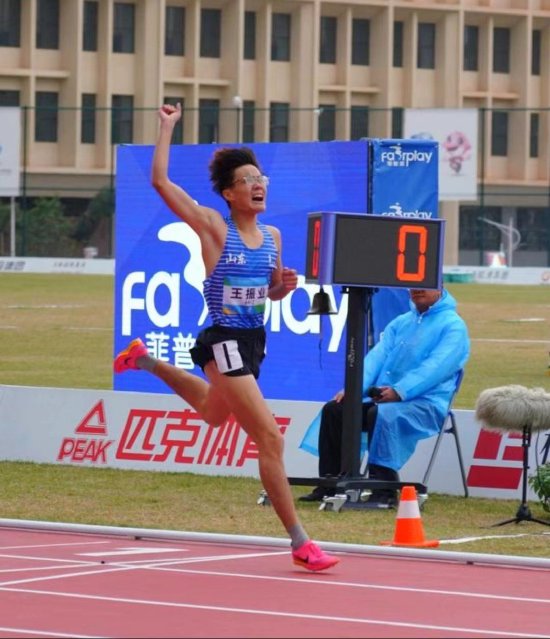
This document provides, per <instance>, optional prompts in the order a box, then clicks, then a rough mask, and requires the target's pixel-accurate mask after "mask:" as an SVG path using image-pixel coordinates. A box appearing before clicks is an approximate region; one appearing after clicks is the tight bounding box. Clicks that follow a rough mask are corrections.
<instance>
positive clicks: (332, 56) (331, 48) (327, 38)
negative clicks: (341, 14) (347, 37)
mask: <svg viewBox="0 0 550 639" xmlns="http://www.w3.org/2000/svg"><path fill="white" fill-rule="evenodd" d="M337 25H338V21H337V20H336V18H333V17H331V16H321V42H320V47H319V62H321V63H323V64H334V63H335V62H336V28H337Z"/></svg>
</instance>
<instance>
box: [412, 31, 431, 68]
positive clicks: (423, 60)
mask: <svg viewBox="0 0 550 639" xmlns="http://www.w3.org/2000/svg"><path fill="white" fill-rule="evenodd" d="M416 66H417V67H418V68H419V69H435V24H433V23H432V22H419V23H418V51H417V56H416Z"/></svg>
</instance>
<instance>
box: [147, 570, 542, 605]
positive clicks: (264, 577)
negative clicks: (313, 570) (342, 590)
mask: <svg viewBox="0 0 550 639" xmlns="http://www.w3.org/2000/svg"><path fill="white" fill-rule="evenodd" d="M142 567H144V568H146V566H142ZM153 569H156V570H161V571H165V572H181V573H186V574H187V573H189V574H192V575H211V576H213V577H229V578H230V579H234V578H236V577H240V578H243V579H260V580H267V581H286V582H294V583H304V582H306V583H312V584H316V585H318V586H330V587H331V588H334V587H335V586H344V587H346V588H358V589H365V590H389V591H395V592H412V593H420V594H428V595H442V596H444V597H447V596H452V597H466V598H471V599H494V600H497V601H513V602H518V601H519V602H522V603H542V604H550V599H549V598H541V597H522V596H521V595H519V594H512V595H500V594H491V593H483V592H479V593H477V592H470V591H463V590H443V589H436V588H418V587H412V586H385V585H381V584H362V583H357V582H352V581H351V582H350V581H336V580H332V579H331V580H330V581H321V580H320V579H317V578H311V577H310V578H308V577H301V578H298V577H272V576H268V575H254V574H247V573H235V572H220V571H215V570H193V569H191V568H181V569H179V568H169V567H166V566H154V567H153Z"/></svg>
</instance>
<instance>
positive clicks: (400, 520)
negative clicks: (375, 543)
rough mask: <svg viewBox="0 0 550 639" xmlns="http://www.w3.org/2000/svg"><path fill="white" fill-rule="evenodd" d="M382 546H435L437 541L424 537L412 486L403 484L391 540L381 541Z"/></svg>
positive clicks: (414, 490) (437, 544)
mask: <svg viewBox="0 0 550 639" xmlns="http://www.w3.org/2000/svg"><path fill="white" fill-rule="evenodd" d="M381 543H382V545H384V546H411V547H417V548H435V547H436V546H439V541H438V540H435V539H431V540H430V539H428V540H427V539H426V538H425V537H424V527H423V526H422V519H421V518H420V509H419V507H418V499H417V496H416V489H415V487H414V486H403V488H402V489H401V498H400V500H399V506H398V508H397V518H396V522H395V534H394V536H393V541H383V542H381Z"/></svg>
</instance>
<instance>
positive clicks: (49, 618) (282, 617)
mask: <svg viewBox="0 0 550 639" xmlns="http://www.w3.org/2000/svg"><path fill="white" fill-rule="evenodd" d="M549 621H550V570H542V569H533V568H517V567H514V568H512V567H502V566H495V565H491V566H479V565H466V564H458V563H451V562H444V561H426V560H424V561H423V560H412V559H403V558H401V559H398V558H388V557H372V556H364V555H357V554H353V555H352V554H346V553H342V554H341V561H340V563H339V564H338V565H337V566H336V567H335V568H334V569H332V570H331V571H329V572H326V573H317V574H312V573H308V572H305V571H304V570H302V569H300V568H297V567H295V566H293V564H292V563H291V560H290V553H289V551H287V550H284V551H282V550H281V549H280V548H270V547H266V546H262V547H260V546H252V545H250V546H245V545H242V544H241V545H231V544H230V543H228V544H213V543H206V542H205V543H201V542H173V541H168V542H167V541H155V540H145V539H135V538H132V537H129V538H120V537H114V538H113V537H110V536H105V535H88V534H74V533H58V532H55V533H54V532H43V531H34V530H30V531H29V530H17V529H10V528H8V529H0V637H128V638H133V637H151V638H152V637H535V636H544V637H548V636H550V625H549Z"/></svg>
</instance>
